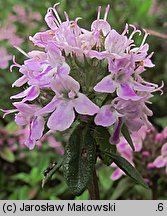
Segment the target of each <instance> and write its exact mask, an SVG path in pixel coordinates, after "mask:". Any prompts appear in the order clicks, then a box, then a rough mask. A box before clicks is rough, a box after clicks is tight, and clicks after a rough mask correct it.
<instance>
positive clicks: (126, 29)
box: [122, 23, 129, 35]
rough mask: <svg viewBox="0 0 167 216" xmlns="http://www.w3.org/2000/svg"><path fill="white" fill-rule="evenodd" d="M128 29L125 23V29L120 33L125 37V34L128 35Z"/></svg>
mask: <svg viewBox="0 0 167 216" xmlns="http://www.w3.org/2000/svg"><path fill="white" fill-rule="evenodd" d="M128 27H129V25H128V24H127V23H126V25H125V29H124V31H123V32H122V35H125V34H126V33H127V34H128V32H129V30H128Z"/></svg>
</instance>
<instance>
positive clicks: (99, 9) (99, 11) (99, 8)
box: [97, 6, 101, 20]
mask: <svg viewBox="0 0 167 216" xmlns="http://www.w3.org/2000/svg"><path fill="white" fill-rule="evenodd" d="M100 13H101V6H99V7H98V13H97V20H99V19H100Z"/></svg>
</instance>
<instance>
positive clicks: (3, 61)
mask: <svg viewBox="0 0 167 216" xmlns="http://www.w3.org/2000/svg"><path fill="white" fill-rule="evenodd" d="M0 53H1V58H0V68H1V69H5V68H7V67H8V65H9V61H10V60H12V56H11V55H9V54H8V53H7V50H6V49H5V48H3V47H0Z"/></svg>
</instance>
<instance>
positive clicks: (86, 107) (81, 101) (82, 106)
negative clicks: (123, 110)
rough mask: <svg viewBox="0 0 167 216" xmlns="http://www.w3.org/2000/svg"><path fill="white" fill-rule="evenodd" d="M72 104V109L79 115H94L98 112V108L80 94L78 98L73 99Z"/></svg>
mask: <svg viewBox="0 0 167 216" xmlns="http://www.w3.org/2000/svg"><path fill="white" fill-rule="evenodd" d="M73 102H74V108H75V110H76V112H77V113H79V114H82V115H94V114H95V113H97V112H98V111H99V107H98V106H97V105H96V104H94V103H93V102H92V101H91V100H90V99H89V98H88V97H86V96H85V95H84V94H82V93H78V98H76V99H74V100H73Z"/></svg>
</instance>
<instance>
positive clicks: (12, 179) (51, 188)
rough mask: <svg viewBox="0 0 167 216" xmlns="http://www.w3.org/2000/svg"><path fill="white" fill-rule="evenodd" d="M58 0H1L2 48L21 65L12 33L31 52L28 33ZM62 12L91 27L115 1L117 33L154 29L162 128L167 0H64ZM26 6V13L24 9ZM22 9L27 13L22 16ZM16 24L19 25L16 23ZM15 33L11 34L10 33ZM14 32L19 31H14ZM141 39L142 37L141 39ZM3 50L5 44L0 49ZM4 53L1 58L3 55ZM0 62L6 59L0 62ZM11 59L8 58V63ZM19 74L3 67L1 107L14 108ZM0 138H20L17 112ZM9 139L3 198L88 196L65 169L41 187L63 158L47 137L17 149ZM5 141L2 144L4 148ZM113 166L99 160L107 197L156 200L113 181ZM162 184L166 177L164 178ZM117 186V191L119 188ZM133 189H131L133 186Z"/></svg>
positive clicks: (3, 157) (153, 72)
mask: <svg viewBox="0 0 167 216" xmlns="http://www.w3.org/2000/svg"><path fill="white" fill-rule="evenodd" d="M55 3H56V2H55V1H54V0H50V1H49V0H43V1H34V0H24V1H22V0H5V1H4V0H0V48H2V47H3V48H5V50H6V51H7V52H8V54H9V55H10V56H13V55H15V56H16V61H17V62H18V63H20V64H22V63H23V61H24V56H23V55H22V54H20V53H19V52H18V51H17V50H16V49H15V48H14V47H12V45H13V44H12V39H11V38H10V37H9V35H10V34H11V35H12V34H13V35H15V36H16V37H17V39H18V40H20V41H21V42H18V43H20V47H21V48H22V49H23V50H25V52H28V51H30V50H32V49H33V46H32V43H31V42H29V41H28V37H29V36H30V35H31V36H33V35H34V34H35V33H36V32H39V31H43V30H45V29H47V25H46V23H45V21H44V15H45V14H46V11H47V8H48V7H50V6H52V5H53V4H55ZM60 3H61V4H60V7H59V9H58V10H59V14H60V16H61V18H62V20H64V11H66V12H67V13H68V14H69V17H70V19H75V18H76V17H82V18H83V19H82V20H80V21H79V24H80V26H82V27H84V28H87V29H89V28H90V24H91V22H92V21H93V20H95V19H96V16H97V8H98V6H99V5H101V6H102V14H104V11H105V7H106V6H107V4H110V6H111V8H110V12H109V16H108V21H109V23H110V24H111V26H112V27H113V28H115V29H116V30H117V31H118V32H120V33H121V32H122V31H123V29H124V26H125V24H126V23H129V24H134V25H136V26H138V28H140V29H143V28H145V29H148V31H152V34H151V35H150V36H149V37H148V39H147V42H148V43H149V45H150V52H152V51H153V52H154V55H153V57H152V60H153V63H154V64H155V67H154V68H152V69H149V70H147V71H146V72H145V73H144V76H145V77H146V79H147V80H149V81H150V82H154V83H157V84H159V85H161V83H162V80H163V81H164V84H165V85H164V88H163V90H164V94H163V95H162V96H160V94H159V93H156V94H155V97H154V98H153V99H152V102H153V104H152V105H150V108H151V109H152V110H153V112H154V116H153V117H151V118H150V121H151V122H152V123H153V124H154V126H155V127H156V128H157V130H159V131H161V130H162V129H163V128H164V127H166V126H167V85H166V83H167V10H166V8H167V1H166V0H115V1H114V0H113V1H106V0H99V1H97V0H73V1H70V0H61V1H60ZM21 11H22V12H21ZM19 13H20V16H23V19H22V18H19V16H18V17H17V14H19ZM13 26H14V27H13ZM3 29H8V30H9V35H8V37H6V38H5V36H4V31H3ZM11 32H12V33H11ZM13 37H14V36H13ZM140 42H141V38H139V39H137V43H140ZM0 52H1V49H0ZM2 55H3V54H2V53H1V55H0V58H2ZM0 62H1V61H0ZM11 64H12V61H10V62H9V65H11ZM18 76H19V73H18V71H17V69H14V70H13V72H12V73H11V72H9V66H8V67H7V68H6V69H3V68H1V69H0V108H2V109H9V108H11V107H12V105H11V101H10V99H9V97H10V96H11V95H14V94H15V93H16V92H18V89H16V88H12V87H11V85H12V83H13V82H14V81H15V80H16V78H17V77H18ZM0 128H1V129H0V136H1V137H0V139H2V137H3V138H4V136H5V140H6V141H5V142H9V139H11V138H13V139H15V141H14V142H16V143H15V144H16V145H17V142H18V140H17V139H18V138H17V137H16V135H15V134H16V131H17V128H15V125H14V123H13V116H8V117H6V118H5V119H3V118H2V113H1V118H0ZM5 144H6V143H3V145H0V152H1V154H0V167H1V170H0V199H88V193H87V192H84V193H83V194H82V195H81V196H80V197H74V196H73V195H71V194H70V193H69V192H68V190H67V186H66V184H65V183H64V180H63V176H62V171H61V169H60V171H59V172H58V173H57V174H56V175H55V176H54V178H53V179H52V181H51V182H50V183H49V184H48V186H47V187H46V188H45V189H42V188H41V179H42V177H43V174H42V173H43V171H44V170H45V169H46V168H47V167H48V164H49V163H50V162H54V161H58V160H59V159H60V156H59V155H58V154H57V153H56V151H53V150H52V148H51V147H49V146H48V145H47V142H44V143H43V145H42V147H40V148H38V147H36V148H35V150H33V151H29V150H27V149H26V148H23V147H22V148H20V147H16V149H15V150H14V151H11V150H10V149H6V148H5V147H4V146H5ZM2 146H3V147H2ZM112 172H113V169H112V168H111V167H104V166H102V165H101V164H98V175H99V179H100V192H101V198H102V199H152V194H151V191H149V192H148V191H146V190H145V189H143V188H141V187H140V186H138V185H135V183H133V182H132V181H131V180H130V179H129V178H127V177H123V178H121V180H118V181H116V182H113V181H112V180H111V178H110V176H111V174H112ZM159 184H161V180H160V182H159ZM159 187H160V189H159V190H160V192H159V196H158V198H159V199H161V198H162V199H165V198H166V196H167V195H166V194H165V193H161V191H163V187H161V186H159ZM115 189H116V190H115ZM129 189H131V190H129Z"/></svg>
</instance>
